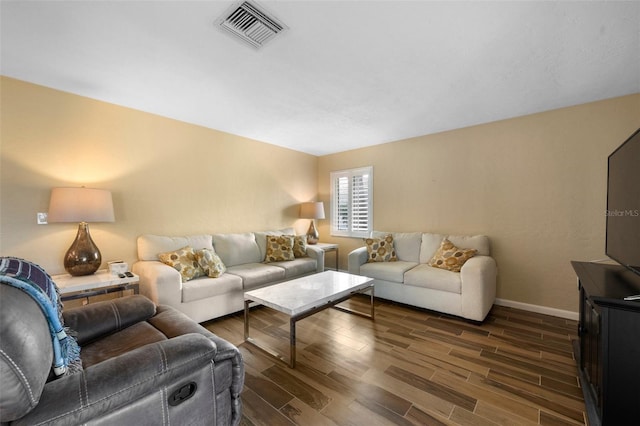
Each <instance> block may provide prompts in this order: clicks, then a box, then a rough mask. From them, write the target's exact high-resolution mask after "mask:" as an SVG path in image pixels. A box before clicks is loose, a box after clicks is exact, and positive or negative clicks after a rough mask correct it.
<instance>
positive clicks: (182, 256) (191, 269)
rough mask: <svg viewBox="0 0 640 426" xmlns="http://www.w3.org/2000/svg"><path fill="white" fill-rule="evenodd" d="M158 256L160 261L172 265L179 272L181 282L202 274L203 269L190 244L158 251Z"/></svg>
mask: <svg viewBox="0 0 640 426" xmlns="http://www.w3.org/2000/svg"><path fill="white" fill-rule="evenodd" d="M158 258H159V259H160V261H161V262H162V263H164V264H166V265H169V266H172V267H174V268H175V269H176V271H178V272H180V275H181V276H182V282H183V283H186V282H187V281H189V280H192V279H194V278H198V277H201V276H203V275H204V271H203V270H202V268H201V267H200V265H198V261H197V260H196V254H195V253H194V252H193V248H191V247H190V246H186V247H182V248H181V249H179V250H176V251H171V252H167V253H160V254H159V255H158Z"/></svg>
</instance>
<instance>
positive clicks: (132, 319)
mask: <svg viewBox="0 0 640 426" xmlns="http://www.w3.org/2000/svg"><path fill="white" fill-rule="evenodd" d="M155 313H156V305H155V304H154V303H153V302H152V301H151V300H149V299H147V298H146V297H144V296H141V295H133V296H127V297H121V298H119V299H113V300H105V301H103V302H97V303H92V304H89V305H86V306H81V307H79V308H72V309H69V310H65V311H64V312H63V313H62V315H63V317H64V323H65V325H66V326H67V327H69V328H71V329H72V330H73V331H75V332H76V333H77V335H76V339H77V340H78V344H79V345H80V346H83V345H86V344H87V343H89V342H91V341H93V340H95V339H97V338H100V337H102V336H104V335H107V334H111V333H113V332H116V331H120V330H122V329H124V328H127V327H129V326H130V325H133V324H135V323H137V322H140V321H146V320H147V319H149V318H151V317H152V316H154V315H155Z"/></svg>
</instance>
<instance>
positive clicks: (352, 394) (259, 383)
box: [203, 297, 585, 426]
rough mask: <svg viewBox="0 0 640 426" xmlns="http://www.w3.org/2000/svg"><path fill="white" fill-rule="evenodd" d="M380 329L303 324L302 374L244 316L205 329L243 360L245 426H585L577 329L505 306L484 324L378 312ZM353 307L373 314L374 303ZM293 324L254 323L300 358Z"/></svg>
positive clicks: (345, 317)
mask: <svg viewBox="0 0 640 426" xmlns="http://www.w3.org/2000/svg"><path fill="white" fill-rule="evenodd" d="M375 303H376V319H375V321H371V320H370V319H367V318H362V317H359V316H355V315H350V314H348V313H344V312H340V311H337V310H333V309H328V310H325V311H322V312H319V313H317V314H315V315H312V316H310V317H308V318H306V319H304V320H302V321H299V322H298V324H297V336H298V341H297V364H296V368H295V369H290V368H288V367H287V366H285V365H284V364H283V363H281V362H280V361H278V360H275V359H273V358H272V357H270V356H269V355H268V354H266V353H264V352H263V351H261V350H260V349H257V348H255V347H254V346H252V345H250V344H245V343H244V341H243V340H244V336H243V330H244V329H243V316H242V314H241V313H238V314H233V315H230V316H227V317H224V318H220V319H217V320H212V321H208V322H206V323H204V324H203V325H204V326H205V327H206V328H208V329H209V330H211V331H212V332H214V333H216V334H218V335H219V336H220V337H223V338H225V339H227V340H229V341H230V342H231V343H233V344H235V345H236V346H238V347H239V348H240V351H241V353H242V355H243V358H244V362H245V369H246V378H245V387H244V390H243V392H242V401H243V407H244V409H243V418H242V423H241V424H242V425H244V426H254V425H255V426H258V425H294V424H297V425H313V426H315V425H321V426H336V425H337V426H360V425H365V426H378V425H380V426H383V425H384V426H386V425H435V426H441V425H496V424H497V425H527V426H530V425H549V426H554V425H558V426H566V425H584V424H585V408H584V402H583V399H582V391H581V389H580V383H579V380H578V377H577V374H578V373H577V366H576V362H575V359H574V357H573V351H572V346H571V341H572V339H575V338H576V331H577V324H576V322H575V321H571V320H566V319H563V318H557V317H552V316H548V315H543V314H537V313H531V312H526V311H522V310H518V309H513V308H506V307H500V306H495V307H494V308H493V309H492V311H491V312H490V314H489V316H488V317H487V319H486V320H485V321H484V322H483V323H482V324H479V323H475V322H470V321H465V320H462V319H459V318H455V317H451V316H448V315H441V314H438V313H436V312H431V311H426V310H421V309H415V308H411V307H407V306H404V305H400V304H395V303H392V302H388V301H385V300H381V299H377V300H376V302H375ZM344 305H345V306H348V307H350V308H353V309H357V310H360V311H362V312H368V309H369V299H368V297H355V298H353V299H350V300H349V301H347V302H344ZM288 333H289V321H288V319H287V318H286V316H284V315H282V314H279V313H277V312H275V311H273V310H271V309H268V308H262V307H257V308H254V309H252V311H251V335H252V336H253V337H256V338H258V339H259V340H261V341H262V342H263V344H266V345H268V346H270V347H273V348H274V349H275V350H276V351H278V352H279V353H281V354H283V355H285V356H286V357H288V344H289V343H288Z"/></svg>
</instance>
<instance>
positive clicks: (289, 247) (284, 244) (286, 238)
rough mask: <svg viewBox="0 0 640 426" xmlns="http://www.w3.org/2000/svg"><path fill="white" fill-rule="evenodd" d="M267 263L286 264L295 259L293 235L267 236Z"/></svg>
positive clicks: (265, 259)
mask: <svg viewBox="0 0 640 426" xmlns="http://www.w3.org/2000/svg"><path fill="white" fill-rule="evenodd" d="M265 238H266V241H267V252H266V255H265V257H264V261H265V263H271V262H285V261H288V260H293V259H295V256H294V255H293V239H294V238H293V235H267V236H266V237H265Z"/></svg>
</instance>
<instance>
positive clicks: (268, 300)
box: [244, 271, 373, 316]
mask: <svg viewBox="0 0 640 426" xmlns="http://www.w3.org/2000/svg"><path fill="white" fill-rule="evenodd" d="M372 282H373V278H369V277H363V276H360V275H352V274H348V273H346V272H336V271H325V272H321V273H319V274H313V275H307V276H305V277H302V278H296V279H293V280H291V281H285V282H283V283H280V284H274V285H271V286H268V287H263V288H259V289H257V290H251V291H247V292H245V293H244V299H245V300H252V301H254V302H258V303H260V304H262V305H265V306H267V307H269V308H272V309H275V310H277V311H280V312H283V313H285V314H287V315H289V316H295V315H298V314H301V313H303V312H306V311H308V310H310V309H312V308H315V307H318V306H321V305H323V304H325V303H327V302H330V301H333V300H335V299H338V298H340V297H344V296H346V295H348V294H350V293H354V292H357V291H359V290H363V289H365V288H367V287H370V286H371V283H372Z"/></svg>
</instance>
